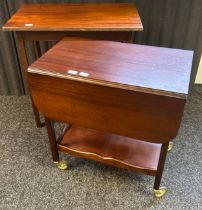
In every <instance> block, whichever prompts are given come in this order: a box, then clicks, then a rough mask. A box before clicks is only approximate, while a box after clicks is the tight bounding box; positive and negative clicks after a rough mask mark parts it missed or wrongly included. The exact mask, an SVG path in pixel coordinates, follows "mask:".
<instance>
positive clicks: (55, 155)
mask: <svg viewBox="0 0 202 210" xmlns="http://www.w3.org/2000/svg"><path fill="white" fill-rule="evenodd" d="M45 123H46V128H47V132H48V138H49V143H50V147H51V151H52V158H53V161H55V162H58V160H59V153H58V149H57V142H56V136H55V130H54V127H53V124H52V122H51V120H50V119H48V118H47V117H45Z"/></svg>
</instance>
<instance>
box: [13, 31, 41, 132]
mask: <svg viewBox="0 0 202 210" xmlns="http://www.w3.org/2000/svg"><path fill="white" fill-rule="evenodd" d="M16 35H17V40H18V47H19V55H20V60H21V64H22V68H23V69H24V71H25V72H26V70H27V68H28V66H29V63H28V58H27V54H26V49H25V42H24V39H23V37H22V34H21V33H20V32H17V33H16ZM31 100H32V97H31ZM32 108H33V112H34V116H35V122H36V126H37V128H40V127H42V126H43V125H44V124H42V123H41V120H40V115H39V112H38V110H37V108H36V107H35V105H34V102H33V100H32Z"/></svg>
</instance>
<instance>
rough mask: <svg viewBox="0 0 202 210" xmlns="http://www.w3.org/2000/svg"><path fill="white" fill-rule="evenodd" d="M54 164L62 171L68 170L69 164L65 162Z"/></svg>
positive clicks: (60, 161)
mask: <svg viewBox="0 0 202 210" xmlns="http://www.w3.org/2000/svg"><path fill="white" fill-rule="evenodd" d="M54 163H55V164H56V165H57V167H58V168H59V169H61V170H67V169H68V164H67V162H66V161H65V160H59V161H58V162H54Z"/></svg>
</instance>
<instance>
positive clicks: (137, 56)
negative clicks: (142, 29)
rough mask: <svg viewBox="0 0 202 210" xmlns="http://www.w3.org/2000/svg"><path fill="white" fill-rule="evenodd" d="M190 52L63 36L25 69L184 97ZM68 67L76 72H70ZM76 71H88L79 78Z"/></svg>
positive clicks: (191, 53)
mask: <svg viewBox="0 0 202 210" xmlns="http://www.w3.org/2000/svg"><path fill="white" fill-rule="evenodd" d="M192 58H193V52H192V51H187V50H178V49H168V48H161V47H151V46H143V45H134V44H126V43H117V42H111V41H97V40H88V39H80V38H79V39H77V38H65V39H64V40H63V41H61V42H60V43H58V44H57V45H55V46H54V47H53V48H52V49H51V50H50V51H48V52H47V53H46V54H45V55H44V56H43V57H42V58H40V59H39V60H38V61H36V62H35V63H33V64H32V65H31V67H30V68H29V69H28V71H29V72H37V73H39V74H40V73H41V74H45V75H49V76H55V77H61V78H66V79H73V80H81V81H85V82H90V83H98V84H100V85H107V86H112V87H116V88H123V89H130V90H138V91H143V92H144V91H145V92H150V93H154V92H161V91H163V93H162V94H163V95H165V94H167V95H171V96H174V95H175V96H176V97H182V98H183V97H186V94H187V93H188V88H189V80H190V73H191V65H192ZM69 70H75V71H78V74H77V75H71V74H69V73H68V71H69ZM80 72H85V73H88V74H89V75H88V77H82V76H80V75H79V73H80Z"/></svg>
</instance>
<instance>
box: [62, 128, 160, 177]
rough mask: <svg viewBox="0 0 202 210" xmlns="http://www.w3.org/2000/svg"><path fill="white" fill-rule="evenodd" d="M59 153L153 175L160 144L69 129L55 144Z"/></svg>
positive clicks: (90, 130)
mask: <svg viewBox="0 0 202 210" xmlns="http://www.w3.org/2000/svg"><path fill="white" fill-rule="evenodd" d="M58 149H59V151H62V152H67V153H69V154H72V155H76V156H79V157H83V158H88V159H92V160H96V161H99V162H102V163H107V164H111V165H114V166H117V167H122V168H127V169H132V170H135V171H139V172H143V173H146V174H149V175H155V173H156V171H157V166H158V161H159V156H160V150H161V144H153V143H149V142H143V141H139V140H136V139H131V138H126V137H123V136H117V135H112V134H107V133H102V132H98V131H95V130H92V129H85V128H82V127H78V126H72V127H71V128H70V129H69V130H68V131H67V132H66V133H65V135H64V137H63V139H62V141H61V142H60V143H59V144H58Z"/></svg>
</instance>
